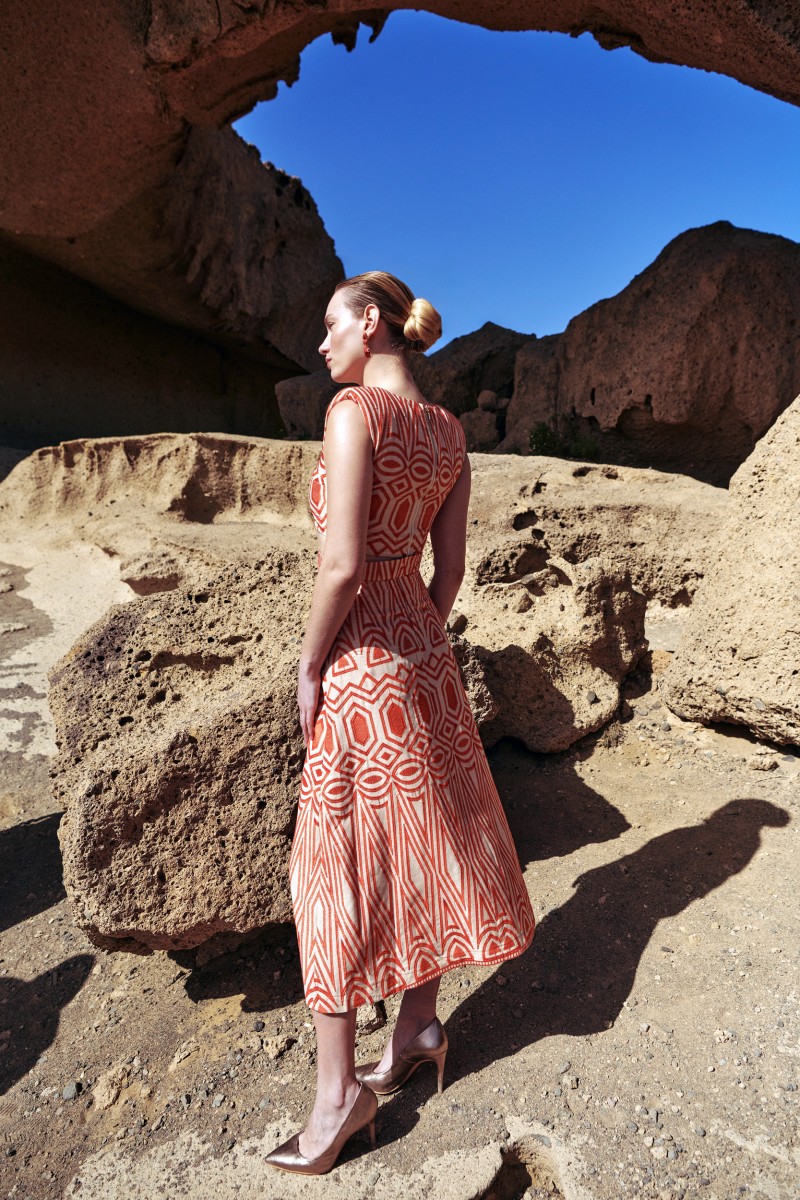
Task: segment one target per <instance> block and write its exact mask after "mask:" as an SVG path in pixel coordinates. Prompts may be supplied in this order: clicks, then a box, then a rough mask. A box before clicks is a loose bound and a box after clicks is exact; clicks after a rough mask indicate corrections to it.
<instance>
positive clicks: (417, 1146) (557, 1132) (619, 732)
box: [0, 539, 800, 1200]
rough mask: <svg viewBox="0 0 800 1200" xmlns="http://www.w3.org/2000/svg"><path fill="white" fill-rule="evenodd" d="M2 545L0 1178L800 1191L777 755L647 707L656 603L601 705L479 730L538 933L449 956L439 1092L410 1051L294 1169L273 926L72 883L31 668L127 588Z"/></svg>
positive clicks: (283, 999)
mask: <svg viewBox="0 0 800 1200" xmlns="http://www.w3.org/2000/svg"><path fill="white" fill-rule="evenodd" d="M0 571H2V572H3V574H0V588H2V589H3V590H2V591H0V629H2V631H3V632H2V633H1V634H0V650H2V689H3V704H2V707H1V708H0V745H1V746H2V751H3V753H2V757H1V759H0V769H1V770H2V779H1V780H0V846H1V847H2V852H1V855H0V864H1V866H2V869H1V870H0V881H1V884H2V910H1V911H2V918H3V925H2V928H3V934H2V947H1V948H0V1079H1V1080H2V1098H0V1198H5V1197H15V1198H18V1200H40V1198H45V1197H46V1198H50V1197H62V1196H64V1197H77V1196H80V1197H81V1200H89V1198H98V1200H100V1198H102V1200H123V1198H124V1200H130V1198H135V1200H155V1198H156V1197H169V1198H172V1197H197V1198H198V1200H209V1198H210V1197H212V1196H213V1197H214V1200H233V1198H234V1197H235V1198H236V1200H255V1198H256V1197H258V1198H259V1200H262V1198H264V1197H279V1198H281V1200H282V1198H284V1197H285V1198H287V1200H290V1198H291V1197H294V1196H311V1195H314V1196H319V1195H322V1194H323V1192H324V1194H325V1196H326V1197H327V1196H329V1197H334V1198H339V1197H347V1198H348V1200H351V1198H355V1197H366V1196H374V1197H376V1198H377V1200H383V1198H388V1197H394V1196H403V1197H407V1198H411V1200H416V1198H417V1197H420V1198H423V1197H431V1198H436V1200H439V1198H442V1200H444V1198H448V1200H450V1198H452V1200H476V1198H478V1197H492V1198H494V1200H511V1198H512V1197H513V1198H516V1197H522V1196H526V1197H529V1198H532V1197H545V1196H548V1197H551V1196H559V1195H560V1196H563V1197H567V1198H570V1200H606V1198H608V1200H612V1198H616V1197H626V1196H639V1195H642V1196H658V1197H661V1198H662V1200H666V1198H667V1197H675V1198H679V1197H684V1196H685V1197H702V1198H703V1200H712V1198H716V1200H734V1198H736V1200H738V1198H739V1197H767V1198H768V1200H784V1198H787V1200H788V1198H789V1197H797V1196H800V1140H798V1122H797V1116H798V1096H800V1093H798V1090H797V1085H798V1073H799V1070H798V1069H799V1068H800V1039H799V1036H798V1035H799V1034H800V1016H799V1013H798V1003H797V1001H798V996H797V992H798V971H797V944H798V939H797V927H798V917H799V916H800V912H799V911H798V910H800V901H799V900H798V887H797V884H796V882H795V879H796V876H795V872H794V871H793V868H794V866H795V864H796V862H797V859H798V851H799V850H800V847H799V846H798V839H797V818H798V795H799V794H800V759H799V758H798V757H797V756H795V755H793V754H787V753H786V752H784V751H781V750H777V749H775V748H773V747H764V746H759V744H758V743H756V742H755V741H754V740H753V739H751V738H749V737H748V736H746V735H744V734H743V733H742V732H741V731H735V730H728V731H710V730H706V729H703V728H702V727H698V726H695V725H691V724H688V723H686V722H683V721H681V720H679V719H677V718H675V717H674V716H673V715H672V714H670V713H669V712H668V711H667V710H666V709H665V708H664V706H663V704H662V703H661V702H660V698H659V692H658V676H659V674H660V672H661V671H662V670H663V667H664V666H665V664H666V662H667V661H668V656H669V652H670V649H671V648H672V646H674V643H675V639H676V637H677V635H678V624H677V619H676V617H675V615H674V614H673V615H672V616H670V617H669V618H667V615H666V614H662V619H659V620H658V621H657V622H655V623H654V624H653V625H652V627H651V630H650V633H651V638H652V644H653V645H654V646H655V647H656V650H655V652H654V653H653V656H652V657H653V662H652V671H651V670H649V669H645V670H643V671H641V672H640V673H639V674H638V675H637V676H636V677H634V678H633V679H631V680H630V682H629V685H628V687H627V697H626V700H625V702H624V704H623V705H622V708H621V712H620V718H619V720H618V721H616V722H615V723H614V724H612V725H611V726H610V727H607V728H606V729H605V730H604V731H603V732H601V733H600V734H599V735H596V736H594V737H591V738H588V739H585V740H584V741H583V742H582V743H580V744H579V745H578V746H576V747H573V749H572V750H571V751H569V752H567V753H564V754H559V755H550V756H538V755H533V754H531V753H529V752H528V751H526V750H524V749H523V748H522V747H520V746H519V745H517V744H514V743H511V742H502V743H500V744H499V745H498V746H497V747H496V748H495V749H494V750H492V751H491V753H490V755H489V758H490V762H491V766H492V770H493V773H494V777H495V779H496V782H497V785H498V788H499V790H500V794H501V796H502V798H503V802H504V804H505V807H506V811H507V813H508V817H509V822H510V825H511V828H512V831H513V833H514V837H515V839H516V844H517V847H518V850H519V855H520V860H521V862H522V865H523V867H524V871H525V878H526V881H527V884H528V887H529V889H530V895H531V897H532V900H533V904H534V909H535V912H536V916H537V919H538V921H539V925H538V929H537V933H536V936H535V938H534V941H533V944H532V946H531V947H530V949H529V950H528V951H527V952H526V953H525V954H524V955H522V956H521V957H520V958H518V959H514V960H511V961H510V962H507V963H504V964H501V966H500V967H497V968H476V967H467V968H462V969H459V970H454V971H452V972H450V973H448V974H446V975H445V976H444V977H443V980H442V985H441V990H440V999H441V1002H440V1009H439V1015H440V1017H441V1019H442V1020H443V1021H444V1023H445V1025H446V1028H447V1031H448V1035H449V1038H450V1045H451V1048H450V1051H449V1053H448V1057H447V1063H446V1067H445V1089H444V1092H443V1094H442V1095H441V1096H439V1095H438V1094H437V1092H436V1085H435V1078H436V1077H435V1070H434V1068H433V1066H432V1065H427V1066H424V1067H422V1068H421V1069H420V1070H419V1071H418V1072H417V1073H416V1074H415V1075H414V1076H413V1078H412V1080H411V1082H410V1083H409V1084H408V1085H407V1086H406V1087H405V1088H403V1089H402V1090H401V1091H400V1092H399V1093H397V1094H396V1095H395V1096H393V1097H387V1098H385V1099H382V1100H381V1104H380V1109H379V1112H378V1118H377V1132H378V1146H377V1149H376V1150H374V1151H373V1150H371V1149H370V1148H369V1144H368V1142H367V1141H359V1140H358V1139H353V1140H352V1141H351V1142H350V1143H349V1144H348V1145H347V1147H346V1148H345V1151H344V1153H343V1155H342V1157H341V1158H340V1160H339V1163H338V1164H337V1166H336V1167H335V1168H334V1170H333V1171H332V1172H331V1173H330V1174H329V1175H327V1176H326V1177H325V1178H324V1180H321V1179H318V1178H317V1179H314V1178H311V1179H308V1178H306V1179H304V1178H302V1177H297V1176H291V1175H287V1174H285V1173H282V1172H277V1171H275V1170H273V1169H271V1168H269V1167H266V1166H264V1165H263V1155H264V1153H265V1152H266V1151H268V1150H269V1149H271V1148H272V1147H273V1146H274V1145H275V1144H276V1143H277V1142H279V1141H283V1140H284V1139H285V1138H286V1137H288V1136H289V1134H290V1133H292V1132H293V1131H294V1130H296V1129H299V1128H301V1127H302V1124H303V1121H304V1118H305V1116H306V1114H307V1112H308V1110H309V1108H310V1105H311V1103H312V1099H313V1092H314V1080H315V1050H314V1035H313V1028H312V1025H311V1020H310V1014H309V1012H308V1010H307V1008H306V1007H305V1004H304V1002H303V993H302V983H301V977H300V969H299V963H298V958H297V953H296V943H295V939H294V931H293V928H292V927H291V926H287V927H285V928H280V929H277V930H271V931H270V933H269V935H265V936H264V937H263V938H262V939H261V940H260V941H256V942H253V943H251V944H249V945H248V946H246V947H243V948H242V949H240V950H239V951H238V952H236V953H234V954H229V955H227V956H225V957H222V958H218V959H216V960H213V961H212V962H210V963H207V964H206V965H205V966H203V967H202V968H198V967H196V966H193V965H192V960H191V956H181V955H175V956H167V955H164V954H154V955H149V956H136V955H131V954H127V953H117V954H106V953H104V952H102V951H99V950H97V949H96V948H95V947H94V946H92V945H91V943H90V942H89V941H88V940H87V939H86V937H85V936H84V935H83V934H82V933H81V932H80V930H78V929H76V928H75V927H74V926H73V925H72V924H71V922H70V918H69V915H68V912H67V907H66V901H65V896H64V891H63V886H62V881H61V869H60V867H61V863H60V855H59V849H58V842H57V838H56V830H57V827H58V823H59V817H60V813H59V811H58V810H57V808H56V807H55V805H54V803H53V800H52V797H51V795H50V791H49V779H48V767H49V764H50V761H51V759H52V755H53V754H54V752H55V743H54V740H53V739H54V731H53V729H52V722H51V719H50V715H49V711H48V709H47V702H46V691H47V683H46V676H45V671H46V669H47V668H48V667H49V666H50V665H51V663H52V662H53V661H55V659H56V658H58V657H59V656H60V654H62V653H63V652H64V650H65V649H67V648H68V647H69V646H70V645H71V644H72V642H73V641H74V640H75V638H76V637H77V636H78V634H79V633H80V632H81V631H82V630H83V629H84V628H86V627H87V626H88V625H89V624H90V623H91V622H92V621H93V620H95V619H96V618H97V617H98V616H100V615H101V614H102V613H103V612H104V611H105V610H106V608H107V607H108V605H109V604H111V603H113V602H116V601H119V600H121V599H124V598H129V599H132V598H133V596H132V593H131V592H130V589H128V588H127V586H126V585H124V584H122V583H120V581H119V578H118V568H117V566H116V565H115V563H114V562H113V561H112V560H111V559H109V558H108V557H107V556H106V555H104V554H103V553H102V552H101V551H99V550H93V549H91V548H89V547H83V548H81V549H78V548H75V547H71V548H70V547H67V548H61V549H49V550H46V549H41V548H40V549H37V548H36V547H34V546H31V545H29V544H27V543H26V541H25V540H24V539H23V540H20V541H19V542H15V543H6V544H5V545H2V546H0ZM18 627H19V628H18ZM398 1003H399V997H391V998H389V999H388V1000H387V1002H386V1010H387V1013H388V1017H389V1020H390V1021H391V1019H392V1017H393V1014H394V1012H395V1011H396V1008H397V1005H398ZM375 1016H376V1014H375V1012H374V1010H372V1009H362V1010H361V1013H360V1022H361V1027H360V1030H359V1037H358V1045H357V1059H358V1060H359V1061H365V1060H369V1059H373V1058H376V1057H378V1056H379V1055H380V1053H381V1049H382V1046H383V1043H384V1040H385V1038H386V1029H381V1028H377V1029H375V1028H370V1027H369V1022H370V1021H371V1020H372V1021H373V1024H375V1023H377V1022H376V1021H375V1020H374V1018H375Z"/></svg>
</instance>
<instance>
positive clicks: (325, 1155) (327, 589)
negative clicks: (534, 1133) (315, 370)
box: [266, 271, 534, 1175]
mask: <svg viewBox="0 0 800 1200" xmlns="http://www.w3.org/2000/svg"><path fill="white" fill-rule="evenodd" d="M325 326H326V335H325V340H324V341H323V343H322V345H321V346H320V348H319V349H320V354H322V355H323V357H324V359H325V364H326V366H327V367H328V369H329V370H330V373H331V376H332V378H333V379H334V380H335V381H336V382H337V383H348V384H350V385H351V386H348V387H345V388H344V389H343V390H341V391H340V392H338V393H337V395H336V396H334V398H333V400H332V401H331V402H330V405H329V407H328V411H327V413H326V417H325V427H324V434H323V447H322V451H321V453H320V456H319V459H318V462H317V466H316V469H315V471H314V474H313V476H312V478H311V484H310V490H309V499H310V505H311V512H312V515H313V518H314V523H315V526H316V529H317V533H318V535H319V553H318V558H317V563H318V570H317V577H316V582H315V585H314V590H313V594H312V598H311V608H310V612H309V617H308V624H307V628H306V632H305V638H304V641H303V645H302V649H301V652H300V670H299V681H298V688H297V700H298V707H299V718H300V725H301V728H302V731H303V739H304V742H305V745H306V758H305V762H304V766H303V773H302V779H301V785H300V798H299V805H298V811H297V824H296V827H295V833H294V839H293V842H292V849H291V856H290V862H289V873H290V883H291V893H292V904H293V909H294V916H295V923H296V927H297V936H298V944H299V951H300V962H301V968H302V973H303V986H304V992H305V999H306V1003H307V1005H308V1007H309V1009H310V1010H311V1012H312V1014H313V1019H314V1027H315V1031H316V1036H317V1094H316V1100H315V1103H314V1107H313V1109H312V1112H311V1114H310V1116H309V1118H308V1121H307V1123H306V1125H305V1127H304V1128H303V1129H302V1130H301V1131H300V1132H299V1133H295V1134H293V1135H292V1137H291V1138H289V1139H288V1141H286V1142H284V1143H283V1144H282V1145H280V1146H278V1147H276V1148H275V1149H274V1150H273V1151H272V1152H271V1153H270V1154H269V1155H268V1156H267V1159H266V1161H267V1162H268V1163H270V1164H271V1165H272V1166H275V1167H280V1168H282V1169H283V1170H287V1171H296V1172H299V1173H302V1174H307V1175H318V1174H322V1173H324V1172H325V1171H328V1170H330V1168H331V1167H332V1166H333V1165H334V1163H335V1162H336V1160H337V1158H338V1156H339V1153H340V1151H341V1149H342V1146H343V1145H344V1143H345V1142H346V1141H347V1139H348V1138H349V1137H350V1136H351V1135H352V1134H353V1133H355V1132H357V1131H358V1130H361V1129H366V1128H369V1132H370V1136H371V1140H372V1145H373V1146H374V1145H375V1112H376V1109H377V1106H378V1100H377V1096H378V1095H387V1094H389V1093H390V1092H393V1091H396V1090H397V1089H398V1088H399V1087H402V1086H403V1084H404V1083H405V1082H406V1080H407V1079H409V1078H410V1076H411V1075H412V1074H413V1073H414V1071H415V1070H416V1069H417V1067H418V1066H419V1065H420V1064H421V1063H423V1062H433V1063H435V1064H436V1067H437V1074H438V1089H439V1091H440V1092H441V1090H442V1078H443V1072H444V1062H445V1056H446V1053H447V1046H448V1040H447V1034H446V1032H445V1029H444V1027H443V1025H442V1024H441V1022H440V1021H439V1019H438V1017H437V1016H436V996H437V991H438V987H439V980H440V977H441V975H442V974H443V973H444V972H445V971H449V970H451V969H452V968H454V967H458V966H464V965H467V964H471V963H478V964H487V963H498V962H502V961H503V960H504V959H508V958H511V957H513V956H515V955H518V954H521V953H522V951H523V950H525V949H526V947H527V946H528V945H529V944H530V942H531V939H532V937H533V933H534V917H533V910H532V908H531V903H530V899H529V897H528V894H527V890H526V888H525V883H524V881H523V878H522V873H521V870H520V865H519V860H518V858H517V854H516V851H515V848H514V843H513V841H512V838H511V833H510V830H509V828H508V823H507V821H506V817H505V814H504V812H503V809H502V806H501V803H500V799H499V797H498V794H497V790H496V788H495V785H494V782H493V780H492V776H491V774H490V772H489V765H488V762H487V760H486V755H485V753H484V750H483V746H482V743H481V741H480V737H479V734H478V730H477V726H476V724H475V719H474V717H473V714H472V710H471V708H470V705H469V702H468V700H467V696H466V693H465V691H464V687H463V684H462V681H461V676H460V674H459V670H458V666H457V664H456V661H455V658H454V657H453V652H452V650H451V647H450V643H449V641H448V638H447V633H446V631H445V622H446V620H447V616H448V614H449V612H450V610H451V608H452V605H453V602H454V600H455V598H456V595H457V593H458V590H459V587H460V585H461V581H462V579H463V576H464V562H465V547H466V529H467V508H468V503H469V494H470V466H469V460H468V458H467V454H466V447H465V438H464V431H463V429H462V426H461V424H460V422H459V421H458V419H457V418H456V417H455V416H454V415H453V414H452V413H450V412H449V411H448V410H447V409H445V408H443V407H441V406H440V405H435V404H429V403H428V402H427V401H426V400H425V398H424V396H423V395H422V394H421V393H420V391H419V388H418V387H417V386H416V383H415V382H414V376H413V375H412V372H411V369H410V366H409V357H410V356H411V355H412V354H414V353H417V352H421V351H424V350H426V349H427V348H428V347H429V346H430V345H431V344H432V343H433V342H434V341H436V339H437V338H438V337H439V336H440V335H441V319H440V317H439V314H438V313H437V312H436V310H435V309H434V308H433V306H432V305H431V304H429V303H428V301H427V300H423V299H421V298H415V297H414V295H413V293H412V292H411V291H410V290H409V288H408V287H407V286H406V285H405V284H404V283H402V282H401V281H400V280H399V279H396V278H395V277H394V276H393V275H389V274H387V273H386V272H383V271H369V272H367V273H366V274H364V275H357V276H354V277H353V278H351V279H346V280H345V281H344V282H343V283H341V284H340V285H339V286H338V287H337V289H336V291H335V292H334V294H333V297H332V298H331V301H330V303H329V305H328V309H327V312H326V314H325ZM429 534H430V538H431V545H432V548H433V557H434V572H433V576H432V579H431V581H430V583H429V584H428V586H427V587H426V586H425V584H424V582H423V580H422V576H421V574H420V571H419V565H420V558H421V554H422V549H423V546H424V545H425V541H426V539H427V537H428V535H429ZM401 991H402V992H403V997H402V1001H401V1003H400V1008H399V1012H398V1016H397V1022H396V1026H395V1029H394V1030H393V1033H392V1036H391V1038H390V1039H389V1042H388V1043H387V1045H386V1048H385V1050H384V1053H383V1057H382V1058H381V1059H380V1060H379V1061H378V1062H374V1063H367V1064H365V1065H363V1066H359V1067H356V1065H355V1025H356V1009H357V1008H358V1006H359V1005H361V1004H366V1003H368V1002H370V1001H375V1000H378V999H382V998H385V997H387V996H391V995H393V994H395V993H397V992H401Z"/></svg>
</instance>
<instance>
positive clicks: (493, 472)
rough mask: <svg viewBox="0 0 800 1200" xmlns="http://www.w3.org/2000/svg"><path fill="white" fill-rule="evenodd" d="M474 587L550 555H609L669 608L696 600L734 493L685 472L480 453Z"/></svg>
mask: <svg viewBox="0 0 800 1200" xmlns="http://www.w3.org/2000/svg"><path fill="white" fill-rule="evenodd" d="M470 463H471V465H472V496H471V499H470V514H471V524H470V527H469V533H468V538H467V552H468V561H469V568H470V570H469V573H468V579H469V580H472V581H474V586H471V588H470V591H469V592H468V593H465V594H464V595H460V596H459V598H458V601H457V607H458V608H459V609H461V610H462V611H464V612H465V614H466V615H469V612H470V609H469V607H467V605H473V604H475V605H479V604H480V597H481V594H482V587H483V584H484V583H487V582H492V583H512V582H515V581H517V580H519V579H520V578H521V577H522V575H524V574H526V573H527V572H530V571H536V570H540V569H541V568H542V567H544V565H545V563H546V562H547V560H548V559H550V558H564V559H566V560H567V561H568V562H570V563H579V562H583V561H584V560H586V559H589V558H594V557H595V556H598V555H599V556H600V557H601V558H603V559H606V560H609V561H611V562H613V563H614V566H615V569H616V570H618V571H628V572H629V573H630V577H631V580H632V581H633V586H634V587H635V588H636V589H637V590H638V591H641V592H643V593H644V595H645V596H646V597H647V599H648V600H650V601H656V602H657V603H658V604H661V605H664V606H666V607H669V608H676V607H682V606H685V605H687V604H689V603H690V602H691V599H692V596H693V595H694V593H695V590H696V589H697V586H698V584H699V582H700V580H701V579H702V578H703V575H704V574H705V570H706V566H707V565H708V564H710V563H711V562H712V561H713V560H714V555H715V552H716V542H717V539H718V537H719V532H720V529H721V528H722V525H723V523H724V519H725V515H726V513H727V508H728V493H727V491H726V490H725V489H724V488H715V487H712V486H711V485H710V484H706V483H700V482H698V481H697V480H695V479H692V478H690V477H689V476H685V475H667V474H662V473H661V472H658V471H646V470H640V469H637V468H635V467H615V466H609V465H601V464H598V463H578V462H567V461H565V460H563V459H560V458H544V457H538V456H531V457H526V458H518V457H517V456H510V457H504V458H500V457H499V456H497V455H494V454H474V455H471V456H470Z"/></svg>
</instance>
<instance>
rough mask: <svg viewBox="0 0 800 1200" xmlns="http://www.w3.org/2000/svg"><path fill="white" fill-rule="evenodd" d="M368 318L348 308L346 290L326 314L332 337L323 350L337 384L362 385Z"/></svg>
mask: <svg viewBox="0 0 800 1200" xmlns="http://www.w3.org/2000/svg"><path fill="white" fill-rule="evenodd" d="M364 325H365V321H364V317H363V316H362V317H356V316H355V315H354V314H353V313H352V312H351V311H350V309H349V308H348V307H347V305H346V304H345V289H344V288H341V289H340V290H339V291H338V292H334V293H333V296H332V297H331V301H330V304H329V305H328V310H327V312H326V313H325V328H326V329H327V331H328V333H327V336H326V338H325V341H324V342H323V343H322V345H321V346H320V348H319V352H320V354H321V355H322V356H323V358H324V359H325V366H326V367H327V368H328V370H329V371H330V373H331V379H333V380H334V382H335V383H360V382H361V380H362V378H363V375H364V363H365V362H366V358H365V355H364Z"/></svg>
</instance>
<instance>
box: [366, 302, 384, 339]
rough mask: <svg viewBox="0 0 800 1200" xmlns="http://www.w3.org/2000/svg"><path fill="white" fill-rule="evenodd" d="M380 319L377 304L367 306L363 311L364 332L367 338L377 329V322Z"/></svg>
mask: <svg viewBox="0 0 800 1200" xmlns="http://www.w3.org/2000/svg"><path fill="white" fill-rule="evenodd" d="M380 319H381V310H380V309H379V308H378V306H377V304H368V305H367V307H366V308H365V309H364V320H365V321H366V326H365V328H366V332H367V335H368V336H370V337H371V336H372V334H373V333H374V332H375V330H376V329H377V328H378V322H379V321H380Z"/></svg>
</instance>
